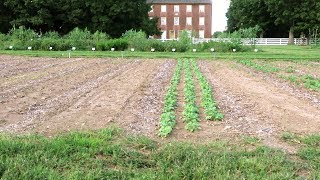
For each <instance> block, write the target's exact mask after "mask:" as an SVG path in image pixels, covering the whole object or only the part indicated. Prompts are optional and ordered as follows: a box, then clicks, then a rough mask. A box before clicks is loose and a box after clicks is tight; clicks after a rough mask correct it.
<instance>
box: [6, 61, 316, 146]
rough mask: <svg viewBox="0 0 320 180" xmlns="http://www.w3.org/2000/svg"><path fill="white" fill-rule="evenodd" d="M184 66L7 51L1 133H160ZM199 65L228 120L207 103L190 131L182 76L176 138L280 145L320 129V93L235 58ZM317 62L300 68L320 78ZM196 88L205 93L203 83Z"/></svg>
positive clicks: (172, 63) (302, 65) (161, 62)
mask: <svg viewBox="0 0 320 180" xmlns="http://www.w3.org/2000/svg"><path fill="white" fill-rule="evenodd" d="M310 63H311V62H310ZM176 64H177V62H176V61H175V60H166V59H153V60H149V59H145V60H141V59H92V58H86V59H85V58H74V59H72V58H71V59H57V58H35V57H17V56H5V55H2V56H0V68H1V71H0V132H9V133H15V134H28V133H40V134H44V135H47V136H51V135H54V134H56V133H60V132H67V131H74V130H91V129H93V130H94V129H102V128H105V127H108V126H109V125H111V124H116V125H118V126H120V127H122V128H124V129H125V130H126V131H128V132H129V133H138V134H144V135H148V136H151V137H156V134H157V132H158V129H159V126H158V125H159V117H160V115H161V112H162V106H163V98H164V94H165V93H166V88H167V86H168V85H169V83H170V80H171V77H172V75H173V71H174V68H175V66H176ZM197 64H198V66H199V67H200V70H201V71H202V73H203V74H204V76H205V77H206V78H207V79H208V81H209V82H210V83H211V86H212V87H213V90H214V97H215V99H216V101H217V103H218V106H219V108H220V110H221V112H222V113H223V114H224V116H225V118H224V119H223V120H222V121H220V122H212V121H206V120H204V118H203V116H204V115H203V109H201V108H200V118H201V122H200V123H201V129H200V130H199V131H196V132H194V133H191V132H187V131H185V130H184V125H183V122H182V121H181V113H182V109H183V105H184V102H183V87H184V83H183V81H181V83H180V84H179V86H178V93H179V95H178V101H179V102H178V108H177V110H176V111H177V115H178V116H177V117H178V120H177V126H176V127H175V130H174V131H173V133H172V135H171V136H170V137H171V138H174V139H194V140H202V139H207V140H208V139H214V138H224V137H228V138H232V137H235V136H239V135H254V136H258V137H261V138H262V139H265V143H266V144H268V143H269V144H270V145H273V144H274V141H273V137H277V136H278V135H279V134H281V133H283V132H286V131H288V132H294V133H298V134H305V133H308V134H309V133H317V132H319V130H320V95H319V92H317V91H312V90H309V89H307V88H305V87H303V86H299V85H296V84H292V83H290V82H288V81H285V80H284V79H281V78H279V77H278V76H276V75H274V74H268V73H261V72H258V71H256V70H254V69H252V68H249V67H246V66H244V65H242V64H240V63H237V62H235V61H207V60H201V61H198V62H197ZM283 64H285V63H280V64H279V67H280V65H283ZM312 65H313V66H312V68H308V64H299V65H297V66H296V67H295V68H297V70H296V71H297V72H305V71H308V73H309V74H312V73H313V72H312V71H314V75H315V76H318V75H319V71H317V70H318V69H317V68H315V66H316V65H319V64H317V63H312ZM299 68H300V69H301V70H299ZM183 74H184V72H182V75H183ZM195 82H196V84H197V81H195ZM196 91H197V98H199V96H200V95H199V92H200V87H199V85H196ZM197 103H198V104H199V103H200V102H199V100H197Z"/></svg>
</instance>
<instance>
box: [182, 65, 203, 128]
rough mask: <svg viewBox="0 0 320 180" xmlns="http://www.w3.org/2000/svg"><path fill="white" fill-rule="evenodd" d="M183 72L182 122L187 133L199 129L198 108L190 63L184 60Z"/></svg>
mask: <svg viewBox="0 0 320 180" xmlns="http://www.w3.org/2000/svg"><path fill="white" fill-rule="evenodd" d="M184 70H185V79H184V81H185V87H184V100H185V105H184V111H183V113H182V116H183V120H184V122H186V123H187V124H186V126H185V128H186V129H187V130H188V131H191V132H194V131H196V130H198V129H200V123H199V121H200V118H199V108H198V107H197V104H196V91H195V85H194V80H193V75H192V69H191V67H190V61H189V60H188V59H186V60H185V63H184Z"/></svg>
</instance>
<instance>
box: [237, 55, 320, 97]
mask: <svg viewBox="0 0 320 180" xmlns="http://www.w3.org/2000/svg"><path fill="white" fill-rule="evenodd" d="M237 62H238V63H241V64H243V65H245V66H248V67H251V68H253V69H255V70H257V71H262V72H264V73H275V72H280V71H281V69H280V68H278V67H274V66H270V65H260V64H258V63H255V62H253V61H252V60H238V61H237ZM284 72H286V73H294V72H295V70H294V69H293V67H291V66H289V67H287V68H285V69H284ZM279 77H280V78H283V79H285V80H287V81H290V82H292V83H294V84H296V85H302V86H304V87H305V88H307V89H310V90H313V91H320V79H319V78H316V77H314V76H312V75H310V74H306V75H298V76H296V75H284V74H280V75H279Z"/></svg>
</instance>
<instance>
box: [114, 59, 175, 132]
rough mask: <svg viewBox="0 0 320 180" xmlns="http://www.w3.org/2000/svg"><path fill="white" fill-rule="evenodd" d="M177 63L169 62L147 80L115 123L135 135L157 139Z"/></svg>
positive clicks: (129, 100) (116, 117)
mask: <svg viewBox="0 0 320 180" xmlns="http://www.w3.org/2000/svg"><path fill="white" fill-rule="evenodd" d="M175 64H176V63H175V61H172V60H167V61H165V62H164V63H162V64H161V65H159V66H158V67H157V70H156V71H154V72H153V73H151V74H150V75H149V77H148V78H146V81H145V82H143V83H142V85H141V86H140V87H139V88H138V89H137V91H136V92H135V93H134V94H133V96H132V97H131V98H130V99H128V102H127V104H126V105H125V106H124V107H123V109H122V110H121V111H120V113H119V114H117V116H115V117H114V118H113V121H115V122H117V123H119V124H121V127H125V129H126V130H127V131H128V132H130V133H134V134H140V135H147V136H150V137H156V136H157V131H158V129H159V128H158V125H159V117H160V115H161V113H162V107H163V99H164V95H165V93H166V90H167V89H166V88H167V87H168V85H169V83H170V80H171V78H172V75H173V71H174V66H175Z"/></svg>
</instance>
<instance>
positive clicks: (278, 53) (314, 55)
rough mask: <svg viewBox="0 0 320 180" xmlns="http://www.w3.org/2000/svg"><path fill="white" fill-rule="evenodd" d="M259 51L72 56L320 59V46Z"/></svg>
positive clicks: (80, 53)
mask: <svg viewBox="0 0 320 180" xmlns="http://www.w3.org/2000/svg"><path fill="white" fill-rule="evenodd" d="M257 48H259V50H260V51H259V52H257V53H256V52H236V53H232V52H229V53H222V52H215V53H211V52H196V53H193V52H185V53H178V52H175V53H173V52H172V53H168V52H153V53H152V52H129V51H124V52H110V51H96V52H92V51H74V52H71V57H117V58H121V57H122V56H123V57H125V58H175V59H178V58H196V59H236V60H238V59H273V60H314V61H320V48H311V47H309V46H257ZM0 54H10V55H21V56H39V57H68V51H10V50H2V51H0Z"/></svg>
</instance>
